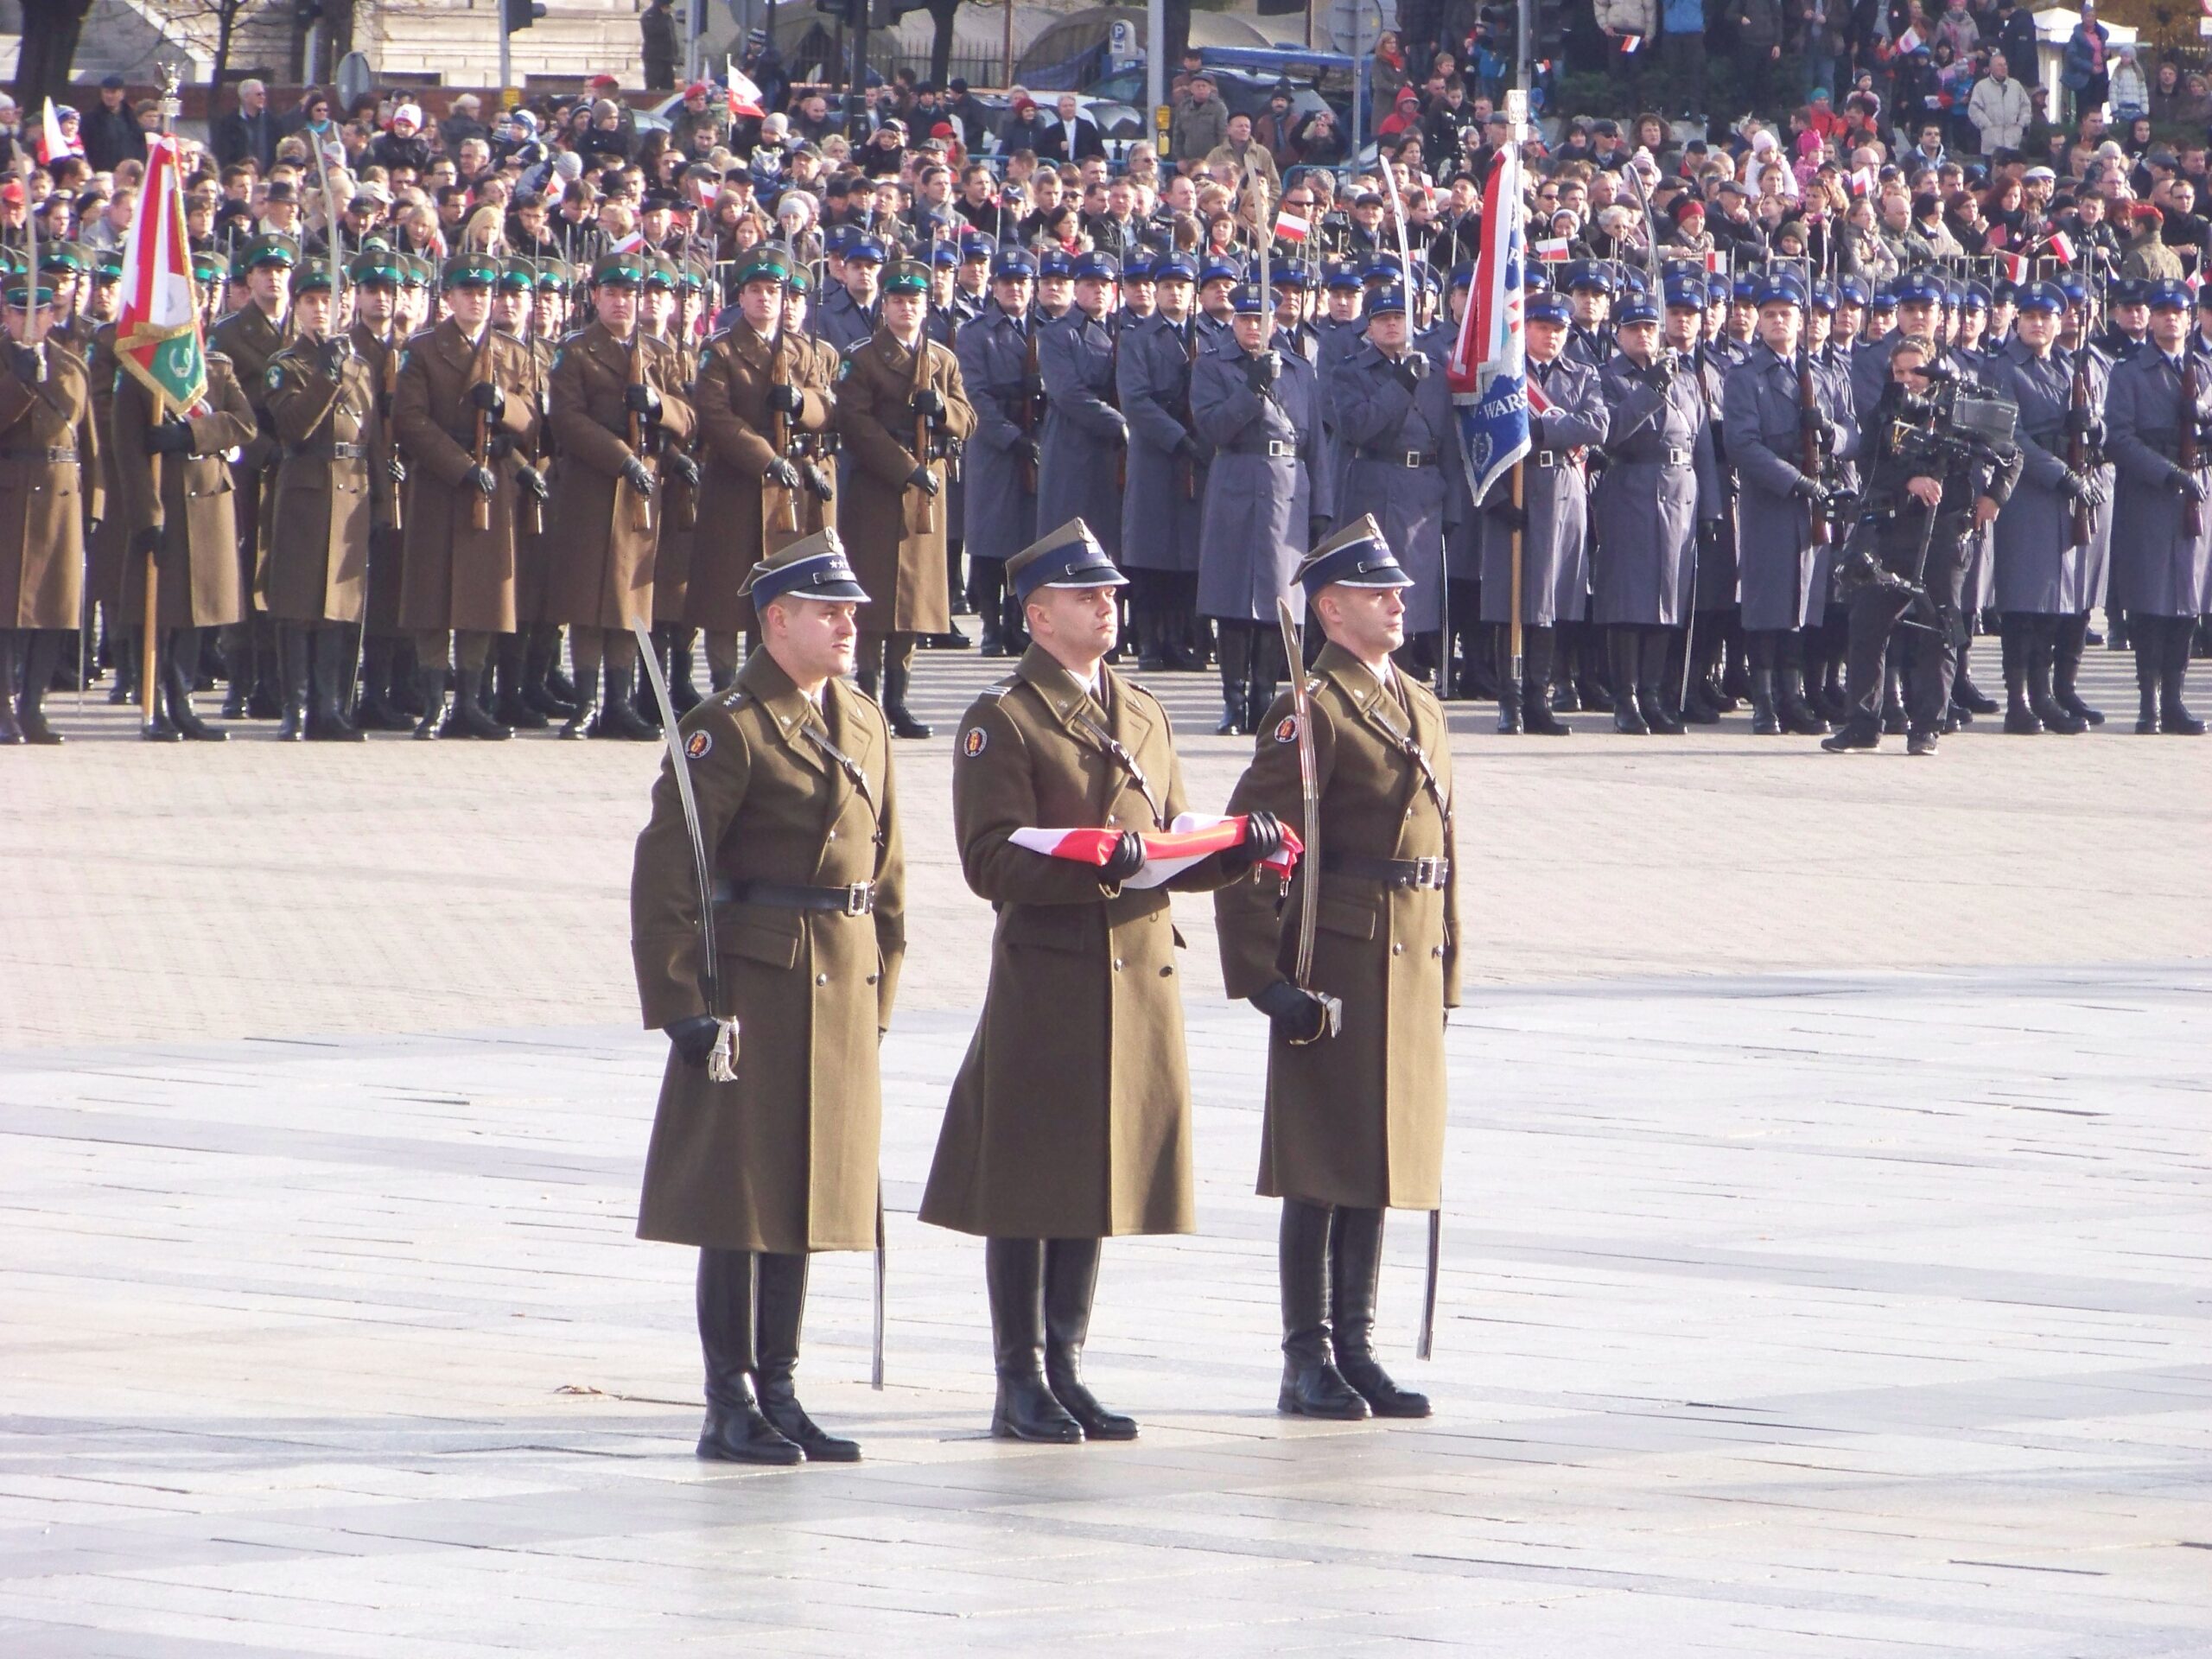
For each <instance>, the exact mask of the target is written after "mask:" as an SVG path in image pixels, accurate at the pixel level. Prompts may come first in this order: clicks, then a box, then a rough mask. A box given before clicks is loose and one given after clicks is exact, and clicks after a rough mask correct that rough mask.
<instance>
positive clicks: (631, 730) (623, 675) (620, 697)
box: [591, 664, 660, 743]
mask: <svg viewBox="0 0 2212 1659" xmlns="http://www.w3.org/2000/svg"><path fill="white" fill-rule="evenodd" d="M637 690H638V671H637V668H636V666H635V665H634V664H632V665H631V666H628V667H625V668H617V667H615V666H614V665H613V664H608V665H607V700H606V702H603V703H602V704H601V706H600V710H599V719H598V721H596V722H594V725H593V727H592V728H591V734H592V735H593V736H594V737H619V738H626V739H627V740H628V741H631V742H632V743H652V742H654V741H658V739H659V737H660V728H658V727H657V726H649V725H647V724H646V723H645V721H643V720H640V719H639V717H638V710H637V709H636V707H635V705H633V704H632V702H631V701H630V699H631V698H632V696H636V695H637Z"/></svg>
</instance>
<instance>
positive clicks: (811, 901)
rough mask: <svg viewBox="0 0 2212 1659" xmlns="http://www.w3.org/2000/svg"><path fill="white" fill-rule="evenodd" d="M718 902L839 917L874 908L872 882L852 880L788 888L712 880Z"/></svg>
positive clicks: (777, 884) (773, 883) (779, 884)
mask: <svg viewBox="0 0 2212 1659" xmlns="http://www.w3.org/2000/svg"><path fill="white" fill-rule="evenodd" d="M715 903H716V904H718V905H768V906H773V907H774V908H775V909H778V910H821V911H828V912H830V913H831V914H833V915H838V916H865V915H867V914H868V912H870V911H872V910H874V908H875V883H874V882H873V881H852V882H848V883H847V884H846V885H845V886H843V887H790V886H787V885H785V883H783V882H781V881H747V882H744V883H741V884H740V883H733V882H729V881H717V882H715Z"/></svg>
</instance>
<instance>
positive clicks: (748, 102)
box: [724, 60, 763, 115]
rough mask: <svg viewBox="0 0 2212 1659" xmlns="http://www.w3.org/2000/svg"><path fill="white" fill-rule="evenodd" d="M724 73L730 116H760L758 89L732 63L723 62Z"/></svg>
mask: <svg viewBox="0 0 2212 1659" xmlns="http://www.w3.org/2000/svg"><path fill="white" fill-rule="evenodd" d="M724 63H725V67H724V73H727V74H728V76H729V112H730V113H731V114H732V115H760V114H761V113H763V111H762V110H761V107H760V87H758V86H754V85H753V82H752V81H751V80H750V79H747V77H746V76H745V75H744V74H742V73H740V72H739V70H738V67H737V66H736V65H735V64H734V63H729V62H728V60H724Z"/></svg>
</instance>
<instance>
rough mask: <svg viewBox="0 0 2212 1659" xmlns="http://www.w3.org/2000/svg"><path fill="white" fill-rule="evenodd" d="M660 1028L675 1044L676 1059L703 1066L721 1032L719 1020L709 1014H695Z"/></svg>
mask: <svg viewBox="0 0 2212 1659" xmlns="http://www.w3.org/2000/svg"><path fill="white" fill-rule="evenodd" d="M661 1029H662V1030H663V1031H664V1032H666V1033H668V1040H669V1041H670V1042H671V1044H673V1045H674V1046H675V1048H676V1058H677V1059H679V1060H681V1061H683V1064H684V1065H691V1066H701V1067H703V1066H704V1065H706V1064H707V1057H708V1056H709V1054H712V1053H713V1052H715V1037H716V1036H717V1035H719V1034H720V1033H721V1021H720V1020H716V1019H715V1016H714V1015H712V1014H693V1015H692V1016H691V1017H690V1019H689V1020H677V1022H676V1023H675V1024H674V1025H672V1026H663V1027H661Z"/></svg>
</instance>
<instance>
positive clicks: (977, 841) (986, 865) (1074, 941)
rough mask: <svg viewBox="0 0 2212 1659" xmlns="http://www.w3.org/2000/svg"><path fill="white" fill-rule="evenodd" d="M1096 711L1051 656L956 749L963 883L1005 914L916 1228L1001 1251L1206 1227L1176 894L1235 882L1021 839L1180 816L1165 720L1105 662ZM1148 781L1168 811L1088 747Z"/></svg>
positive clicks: (1215, 862) (990, 703)
mask: <svg viewBox="0 0 2212 1659" xmlns="http://www.w3.org/2000/svg"><path fill="white" fill-rule="evenodd" d="M1100 673H1101V675H1102V677H1103V683H1102V686H1101V690H1102V691H1103V694H1104V696H1105V698H1106V706H1105V708H1104V709H1100V707H1099V706H1098V704H1097V703H1096V702H1093V701H1092V700H1091V698H1090V696H1088V694H1086V693H1085V692H1084V690H1083V689H1082V688H1081V687H1080V686H1078V685H1077V683H1076V682H1075V679H1074V677H1072V676H1071V675H1070V674H1069V673H1068V672H1067V671H1066V670H1065V669H1064V668H1062V667H1061V666H1060V664H1059V663H1058V661H1057V660H1055V659H1054V658H1052V656H1050V655H1049V654H1047V653H1046V652H1045V650H1044V649H1043V648H1042V647H1041V646H1032V647H1031V648H1030V650H1029V652H1028V654H1027V656H1025V657H1024V658H1022V659H1021V663H1020V667H1019V668H1017V669H1016V670H1015V671H1014V675H1013V676H1012V677H1009V678H1007V679H1006V680H1003V681H1001V683H998V684H997V685H995V686H993V687H991V688H989V689H988V690H986V691H985V692H984V693H983V695H982V697H981V698H979V699H978V700H977V701H976V703H975V705H974V706H973V707H972V708H970V709H969V711H968V713H967V714H966V715H965V716H964V717H963V719H962V720H961V722H960V730H959V734H958V735H957V738H956V739H955V740H954V747H953V763H952V814H953V828H954V832H955V835H956V836H957V840H958V842H959V843H960V860H961V868H962V869H963V871H964V872H965V874H966V875H967V877H968V885H969V887H971V888H973V889H974V890H975V891H976V893H978V894H979V895H981V896H982V897H983V898H985V899H989V900H990V901H991V904H992V905H993V906H994V907H995V908H996V910H997V911H998V925H997V927H996V929H995V931H994V933H993V936H992V939H991V975H990V984H989V988H988V992H987V993H986V995H985V997H984V1001H983V1013H982V1019H981V1020H979V1021H978V1022H977V1024H976V1034H975V1036H974V1038H973V1039H971V1040H970V1042H969V1046H968V1054H967V1058H965V1059H964V1060H963V1061H962V1062H961V1066H960V1073H959V1076H958V1077H957V1078H956V1079H955V1080H954V1083H953V1085H952V1098H951V1101H950V1104H949V1105H948V1106H947V1107H946V1109H945V1114H944V1126H943V1128H941V1129H940V1130H939V1131H938V1143H937V1158H936V1161H935V1163H934V1164H933V1165H932V1166H931V1170H930V1179H929V1186H928V1189H927V1190H926V1191H925V1192H924V1194H923V1197H922V1207H921V1218H922V1219H923V1220H924V1221H926V1222H929V1223H931V1224H933V1225H935V1226H938V1227H950V1228H953V1229H956V1230H958V1231H961V1232H964V1233H978V1234H982V1235H984V1236H994V1237H1002V1238H1101V1237H1107V1236H1112V1235H1116V1234H1122V1233H1180V1232H1188V1231H1190V1230H1191V1229H1192V1196H1191V1087H1190V1076H1189V1068H1188V1064H1187V1060H1186V1057H1185V1053H1184V1049H1183V1001H1182V995H1181V990H1180V979H1179V973H1178V970H1177V969H1176V966H1175V950H1176V947H1177V945H1178V944H1179V943H1180V940H1179V938H1178V936H1177V934H1176V931H1175V925H1174V922H1173V918H1172V917H1171V915H1170V914H1169V909H1168V891H1169V888H1170V887H1172V888H1174V889H1177V890H1179V891H1182V892H1186V893H1189V892H1201V893H1202V892H1206V891H1210V890H1211V889H1212V888H1215V887H1219V886H1221V884H1222V883H1223V882H1224V880H1228V879H1229V878H1228V877H1226V876H1225V875H1224V874H1223V873H1222V871H1221V868H1220V862H1221V861H1220V860H1219V858H1218V857H1212V858H1207V859H1205V860H1203V861H1200V862H1199V863H1198V864H1195V865H1193V866H1192V867H1191V868H1189V869H1187V870H1185V871H1184V872H1183V873H1182V874H1179V875H1178V876H1176V877H1175V878H1174V879H1173V880H1172V881H1171V882H1169V884H1168V886H1167V887H1148V888H1121V887H1105V886H1103V885H1102V884H1101V883H1100V881H1099V880H1098V873H1097V871H1096V869H1095V868H1091V867H1090V866H1087V865H1084V864H1078V863H1075V862H1072V861H1069V860H1065V859H1059V858H1052V857H1047V856H1046V855H1044V854H1041V853H1036V852H1033V851H1031V850H1029V849H1027V848H1024V847H1018V846H1015V845H1014V843H1013V842H1011V841H1010V840H1009V839H1008V837H1009V836H1011V835H1012V834H1013V832H1014V830H1016V829H1024V828H1033V829H1079V828H1090V829H1096V828H1106V829H1135V830H1139V831H1144V830H1150V829H1155V828H1157V827H1158V826H1159V823H1164V822H1170V821H1172V820H1173V818H1174V817H1175V815H1176V814H1177V813H1179V812H1180V811H1182V810H1184V795H1183V773H1182V765H1181V762H1180V761H1179V760H1178V759H1177V758H1176V754H1175V744H1174V734H1173V731H1172V730H1171V729H1170V728H1169V725H1168V721H1167V712H1166V709H1162V708H1161V707H1160V703H1159V702H1158V701H1157V700H1156V699H1155V698H1154V696H1152V694H1151V693H1150V692H1148V691H1147V690H1143V689H1142V688H1141V687H1140V686H1138V685H1136V684H1135V683H1132V682H1130V681H1128V680H1125V679H1123V678H1122V677H1121V676H1119V675H1117V674H1116V673H1115V672H1114V671H1113V670H1112V669H1110V668H1106V667H1104V666H1103V665H1102V666H1101V669H1100ZM1086 720H1087V721H1090V722H1093V723H1095V724H1096V725H1097V726H1099V727H1103V728H1104V730H1105V731H1106V732H1107V733H1108V734H1109V735H1111V736H1112V737H1113V738H1114V739H1115V740H1116V741H1117V742H1119V743H1120V744H1121V745H1122V747H1123V748H1125V749H1126V750H1127V751H1128V753H1129V754H1130V755H1131V756H1132V757H1133V758H1134V759H1135V761H1136V764H1137V766H1138V767H1139V768H1140V769H1141V771H1142V772H1143V773H1144V775H1145V777H1146V778H1147V779H1148V780H1149V783H1150V787H1151V789H1152V791H1153V793H1154V798H1155V799H1156V800H1157V803H1158V806H1159V811H1160V816H1159V818H1158V820H1155V818H1154V810H1153V806H1152V804H1148V803H1147V800H1146V798H1145V795H1144V792H1143V791H1141V790H1140V789H1139V788H1138V786H1137V784H1136V782H1135V779H1133V778H1132V777H1131V776H1130V774H1129V772H1128V770H1127V769H1126V768H1125V767H1124V766H1122V764H1121V763H1120V762H1119V761H1117V760H1115V759H1114V758H1113V756H1112V755H1111V753H1109V751H1108V750H1107V748H1106V747H1105V746H1104V745H1103V743H1102V742H1101V741H1099V740H1098V738H1097V737H1096V735H1094V734H1093V733H1092V732H1091V730H1090V727H1089V726H1088V725H1086V723H1085V722H1086Z"/></svg>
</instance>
